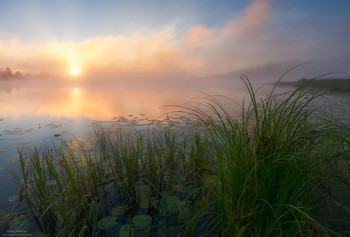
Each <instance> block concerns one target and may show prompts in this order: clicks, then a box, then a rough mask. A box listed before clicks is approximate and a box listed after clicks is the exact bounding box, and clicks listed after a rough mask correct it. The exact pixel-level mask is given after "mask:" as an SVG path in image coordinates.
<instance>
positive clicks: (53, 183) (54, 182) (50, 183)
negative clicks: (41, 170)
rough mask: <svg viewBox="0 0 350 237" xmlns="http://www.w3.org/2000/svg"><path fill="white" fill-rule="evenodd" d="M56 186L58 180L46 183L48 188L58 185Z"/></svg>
mask: <svg viewBox="0 0 350 237" xmlns="http://www.w3.org/2000/svg"><path fill="white" fill-rule="evenodd" d="M56 184H57V182H56V180H48V181H47V182H46V185H47V186H54V185H56Z"/></svg>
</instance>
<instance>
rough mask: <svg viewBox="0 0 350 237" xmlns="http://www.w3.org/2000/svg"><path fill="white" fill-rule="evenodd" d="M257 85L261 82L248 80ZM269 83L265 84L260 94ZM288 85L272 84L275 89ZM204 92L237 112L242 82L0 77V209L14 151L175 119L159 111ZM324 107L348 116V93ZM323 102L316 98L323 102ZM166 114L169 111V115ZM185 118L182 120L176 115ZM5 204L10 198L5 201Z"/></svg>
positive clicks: (9, 187)
mask: <svg viewBox="0 0 350 237" xmlns="http://www.w3.org/2000/svg"><path fill="white" fill-rule="evenodd" d="M253 84H254V85H255V86H256V87H261V86H262V85H263V84H264V82H259V83H253ZM270 89H271V86H270V85H265V86H264V87H263V89H262V90H261V95H262V96H264V94H267V92H268V91H269V90H270ZM291 89H292V88H290V87H289V88H286V87H283V88H278V92H283V91H287V90H291ZM200 92H205V93H207V94H210V95H221V96H227V97H229V98H231V99H233V100H234V101H235V102H237V103H238V104H236V103H235V102H232V101H230V100H225V99H223V100H222V101H223V103H224V105H225V106H227V107H230V109H231V110H232V113H233V114H234V113H236V114H238V113H239V111H240V106H239V104H241V102H242V100H243V98H246V99H248V97H249V96H248V94H247V90H246V88H245V86H244V83H243V82H242V81H241V80H239V79H237V80H235V81H232V80H220V81H218V80H210V79H207V80H205V79H202V80H199V79H193V80H181V81H178V80H173V81H170V80H168V81H166V82H165V81H160V80H156V81H151V82H149V81H147V82H144V81H142V80H135V81H133V80H130V81H126V80H121V81H119V82H114V83H110V82H103V81H102V82H100V81H90V82H82V81H71V82H67V81H64V82H59V81H42V80H40V81H39V80H31V81H29V80H27V81H0V190H1V192H0V213H2V214H4V213H6V212H8V211H9V210H10V208H11V206H12V205H9V201H8V198H9V197H10V196H12V195H17V194H18V191H19V190H18V188H17V187H15V185H14V184H13V182H12V180H11V176H10V174H9V172H8V171H9V170H18V166H19V165H18V151H17V149H21V148H24V151H25V152H30V151H32V150H34V147H36V146H37V147H38V149H39V150H45V149H46V148H47V147H50V146H52V145H53V144H59V143H60V142H61V141H62V139H63V140H70V139H77V138H80V139H81V138H84V137H85V138H86V137H89V136H92V135H93V131H94V129H95V128H96V127H99V126H104V127H108V126H120V125H122V126H133V127H138V126H139V127H147V126H152V124H164V125H168V124H169V122H171V121H172V120H174V121H177V122H179V121H180V123H178V124H179V126H181V120H184V118H183V117H181V116H179V115H177V114H172V115H168V117H167V115H165V113H167V112H169V111H174V110H175V109H176V108H174V107H167V106H166V105H181V104H186V103H191V102H194V101H196V102H198V101H200V99H199V97H203V96H204V94H202V93H200ZM329 98H330V104H329V105H328V107H327V110H329V111H330V112H334V113H337V114H338V117H339V116H340V117H344V119H348V118H350V116H349V112H350V96H349V95H344V94H341V95H337V94H331V95H330V97H329ZM323 103H324V102H322V101H320V104H321V105H322V106H324V104H323ZM169 116H170V117H169ZM182 122H186V120H184V121H182ZM10 204H11V203H10Z"/></svg>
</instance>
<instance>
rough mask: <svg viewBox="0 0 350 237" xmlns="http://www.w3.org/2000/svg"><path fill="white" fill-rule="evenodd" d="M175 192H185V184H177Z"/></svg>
mask: <svg viewBox="0 0 350 237" xmlns="http://www.w3.org/2000/svg"><path fill="white" fill-rule="evenodd" d="M175 192H178V193H183V192H184V186H183V185H181V184H178V185H176V188H175Z"/></svg>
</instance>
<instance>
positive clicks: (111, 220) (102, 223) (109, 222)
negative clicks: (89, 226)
mask: <svg viewBox="0 0 350 237" xmlns="http://www.w3.org/2000/svg"><path fill="white" fill-rule="evenodd" d="M116 225H118V223H117V218H116V217H113V216H108V217H106V218H103V219H101V220H99V221H98V222H97V223H96V226H97V228H99V229H100V230H106V229H108V228H111V227H113V226H116Z"/></svg>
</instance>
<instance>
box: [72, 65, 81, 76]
mask: <svg viewBox="0 0 350 237" xmlns="http://www.w3.org/2000/svg"><path fill="white" fill-rule="evenodd" d="M70 73H71V74H72V75H73V76H78V74H79V73H80V68H79V67H77V66H72V67H71V68H70Z"/></svg>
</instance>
